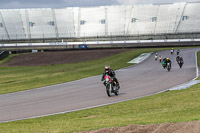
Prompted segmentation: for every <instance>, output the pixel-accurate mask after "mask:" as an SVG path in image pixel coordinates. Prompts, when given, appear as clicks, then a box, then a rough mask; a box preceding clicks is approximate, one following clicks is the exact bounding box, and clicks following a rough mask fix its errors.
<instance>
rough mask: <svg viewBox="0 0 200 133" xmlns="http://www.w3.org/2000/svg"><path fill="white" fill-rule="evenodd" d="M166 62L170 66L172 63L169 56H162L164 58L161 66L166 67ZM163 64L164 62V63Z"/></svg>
mask: <svg viewBox="0 0 200 133" xmlns="http://www.w3.org/2000/svg"><path fill="white" fill-rule="evenodd" d="M167 63H169V64H170V67H171V64H172V62H171V60H170V59H169V58H164V59H163V67H164V68H165V67H166V65H167ZM164 64H165V65H164Z"/></svg>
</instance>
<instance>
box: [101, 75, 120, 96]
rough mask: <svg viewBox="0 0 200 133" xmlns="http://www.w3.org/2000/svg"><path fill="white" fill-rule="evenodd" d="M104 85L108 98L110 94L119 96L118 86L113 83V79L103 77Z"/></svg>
mask: <svg viewBox="0 0 200 133" xmlns="http://www.w3.org/2000/svg"><path fill="white" fill-rule="evenodd" d="M104 79H105V81H104V85H105V86H106V92H107V95H108V96H109V97H110V96H111V94H112V93H114V94H115V95H119V85H117V83H116V82H114V81H113V78H112V77H110V76H109V75H107V74H106V75H105V77H104Z"/></svg>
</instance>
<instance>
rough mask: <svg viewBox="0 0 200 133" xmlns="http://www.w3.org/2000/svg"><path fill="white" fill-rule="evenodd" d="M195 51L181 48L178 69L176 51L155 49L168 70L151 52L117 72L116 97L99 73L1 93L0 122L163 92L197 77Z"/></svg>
mask: <svg viewBox="0 0 200 133" xmlns="http://www.w3.org/2000/svg"><path fill="white" fill-rule="evenodd" d="M197 50H200V49H184V50H181V51H180V55H181V56H182V57H183V59H184V65H183V68H181V69H180V68H179V66H178V64H177V63H176V60H175V58H176V53H175V54H174V55H171V54H170V50H168V51H162V52H158V53H159V54H161V55H162V56H164V57H169V58H170V59H171V60H172V69H171V71H170V72H168V71H167V70H166V69H163V68H162V66H161V63H159V62H158V61H155V60H154V55H151V56H150V57H149V58H148V59H146V60H145V61H143V62H142V63H140V64H137V65H135V66H131V67H127V68H124V69H120V70H118V71H116V75H117V78H118V79H119V82H120V85H121V89H120V95H119V96H114V95H113V96H112V97H108V96H107V94H106V91H105V87H104V85H103V84H102V82H101V75H99V76H94V77H90V78H86V79H82V80H78V81H73V82H69V83H64V84H59V85H53V86H48V87H43V88H38V89H33V90H28V91H22V92H17V93H10V94H4V95H0V114H1V115H0V123H1V122H7V121H14V120H21V119H27V118H34V117H40V116H46V115H52V114H58V113H64V112H70V111H73V110H79V109H83V108H90V107H96V106H102V105H106V104H111V103H115V102H120V101H125V100H129V99H135V98H139V97H144V96H148V95H152V94H155V93H159V92H163V91H165V90H167V89H169V88H171V87H173V86H176V85H179V84H182V83H185V82H187V81H190V80H192V79H194V78H195V77H196V59H195V52H196V51H197ZM111 67H112V66H111Z"/></svg>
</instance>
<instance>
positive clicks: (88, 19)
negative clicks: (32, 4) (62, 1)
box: [0, 2, 200, 40]
mask: <svg viewBox="0 0 200 133" xmlns="http://www.w3.org/2000/svg"><path fill="white" fill-rule="evenodd" d="M199 11H200V3H198V2H194V3H171V4H148V5H129V6H101V7H90V8H78V7H74V8H63V9H51V8H38V9H2V10H0V40H21V39H22V40H23V39H44V38H45V39H48V38H84V37H104V36H105V37H106V36H137V35H157V34H179V33H198V32H200V26H199V25H200V14H199Z"/></svg>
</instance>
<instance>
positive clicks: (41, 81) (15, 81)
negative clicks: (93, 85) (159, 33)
mask: <svg viewBox="0 0 200 133" xmlns="http://www.w3.org/2000/svg"><path fill="white" fill-rule="evenodd" d="M158 50H163V49H135V50H132V51H129V52H123V53H121V54H117V55H113V56H110V57H107V58H103V59H99V60H93V61H88V62H83V63H72V64H65V65H49V66H34V67H30V66H29V67H0V75H1V76H0V94H5V93H11V92H17V91H23V90H28V89H33V88H39V87H44V86H49V85H54V84H59V83H64V82H69V81H73V80H78V79H82V78H85V77H90V76H94V75H99V74H102V72H103V71H104V66H105V65H110V66H111V67H112V68H113V69H114V70H116V69H120V68H123V67H126V66H129V65H132V64H128V63H127V62H128V61H130V60H132V59H133V58H135V57H136V56H138V55H140V54H141V53H146V52H151V51H158ZM9 59H10V57H9V58H7V59H6V60H4V61H3V62H5V61H7V60H9Z"/></svg>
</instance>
